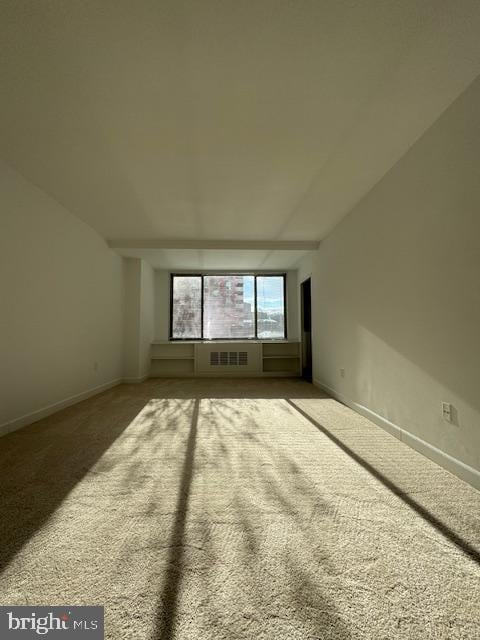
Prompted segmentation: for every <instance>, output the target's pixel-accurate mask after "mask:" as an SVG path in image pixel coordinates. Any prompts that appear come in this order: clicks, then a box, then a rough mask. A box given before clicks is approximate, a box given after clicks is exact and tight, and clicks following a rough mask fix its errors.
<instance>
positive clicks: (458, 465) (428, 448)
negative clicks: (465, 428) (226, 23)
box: [313, 380, 480, 490]
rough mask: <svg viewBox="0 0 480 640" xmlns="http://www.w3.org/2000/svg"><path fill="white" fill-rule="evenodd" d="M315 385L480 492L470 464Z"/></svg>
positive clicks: (477, 476) (479, 479)
mask: <svg viewBox="0 0 480 640" xmlns="http://www.w3.org/2000/svg"><path fill="white" fill-rule="evenodd" d="M313 384H314V385H315V386H316V387H318V388H319V389H322V390H323V391H325V392H326V393H328V395H330V396H332V398H335V400H338V401H339V402H341V403H342V404H344V405H346V406H347V407H350V409H353V410H354V411H356V412H357V413H359V414H360V415H362V416H364V417H365V418H368V419H369V420H371V421H372V422H374V423H375V424H376V425H378V426H379V427H381V428H382V429H384V430H385V431H388V433H390V434H391V435H393V436H395V438H398V440H400V441H401V442H403V443H405V444H406V445H408V446H409V447H411V448H412V449H415V451H418V453H421V454H422V455H424V456H425V457H426V458H429V459H430V460H433V462H436V463H437V464H438V465H440V466H441V467H443V468H444V469H446V470H447V471H450V472H451V473H453V474H454V475H456V476H458V477H459V478H461V479H462V480H464V481H465V482H468V484H471V485H472V486H473V487H475V488H476V489H479V490H480V471H479V470H478V469H475V468H474V467H470V466H469V465H468V464H465V463H464V462H462V461H461V460H458V459H457V458H454V457H453V456H451V455H449V454H448V453H445V451H442V450H441V449H438V448H437V447H435V446H434V445H433V444H430V443H429V442H426V441H425V440H422V439H421V438H419V437H418V436H415V435H413V433H410V432H409V431H407V430H406V429H402V427H399V426H398V425H396V424H394V423H393V422H390V420H387V419H386V418H384V417H383V416H381V415H379V414H378V413H375V412H374V411H372V410H371V409H369V408H368V407H365V406H364V405H362V404H359V403H358V402H354V401H353V400H350V399H349V398H347V397H346V396H344V395H343V394H342V393H340V392H338V391H336V390H335V389H332V388H331V387H329V386H328V385H326V384H324V383H323V382H321V381H320V380H313Z"/></svg>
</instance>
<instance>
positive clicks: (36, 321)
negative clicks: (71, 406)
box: [0, 164, 124, 432]
mask: <svg viewBox="0 0 480 640" xmlns="http://www.w3.org/2000/svg"><path fill="white" fill-rule="evenodd" d="M0 221H1V224H0V227H1V233H0V304H1V314H0V336H1V341H0V381H1V382H0V432H2V431H3V432H5V431H7V430H10V429H11V428H15V427H18V426H21V425H22V424H25V423H28V422H31V421H32V420H33V419H35V418H38V417H40V416H41V412H42V410H44V409H46V408H47V407H49V406H51V405H54V404H55V403H61V402H63V401H65V400H66V399H68V398H71V397H72V396H77V395H79V394H85V393H88V392H89V391H91V390H92V389H97V388H99V387H102V386H108V385H109V384H112V383H114V382H115V381H118V380H119V379H120V378H121V377H122V375H123V373H122V368H123V304H124V281H123V270H122V259H121V258H120V257H119V256H117V255H116V254H114V253H113V252H112V251H111V250H109V249H108V248H107V246H106V245H105V242H104V241H103V240H102V239H101V238H100V236H99V235H98V234H97V233H96V232H94V231H93V230H92V229H91V228H90V227H88V226H87V225H85V224H84V223H83V222H81V221H80V220H79V219H78V218H76V217H75V216H73V215H71V214H70V213H69V212H68V211H67V210H66V209H65V208H64V207H62V206H61V205H59V204H58V203H57V202H56V201H54V200H53V199H52V198H50V197H49V196H47V195H46V194H45V193H44V192H42V191H40V190H39V189H37V188H36V187H34V186H33V185H32V184H30V183H29V182H27V181H26V180H25V179H23V178H22V177H21V176H20V175H18V174H17V173H15V172H13V171H12V170H11V169H9V168H8V167H7V166H5V165H4V164H0ZM37 412H40V413H37ZM24 416H30V418H25V419H22V418H23V417H24Z"/></svg>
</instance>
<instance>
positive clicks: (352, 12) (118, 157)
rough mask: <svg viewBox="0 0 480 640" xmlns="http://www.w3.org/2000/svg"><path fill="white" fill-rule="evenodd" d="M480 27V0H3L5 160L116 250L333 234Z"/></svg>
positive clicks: (442, 94)
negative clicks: (143, 244) (137, 244)
mask: <svg viewBox="0 0 480 640" xmlns="http://www.w3.org/2000/svg"><path fill="white" fill-rule="evenodd" d="M479 32H480V2H478V0H455V1H453V0H449V1H445V0H424V1H423V2H418V0H401V1H399V0H357V1H355V0H348V1H347V0H330V1H321V0H309V1H307V0H297V1H295V2H292V1H291V0H255V1H252V2H240V1H239V0H221V1H220V0H217V1H214V0H202V1H198V0H190V1H181V0H171V1H170V0H168V1H162V0H155V1H153V0H152V1H149V2H147V1H145V0H137V1H136V2H133V1H131V0H129V1H125V0H123V1H122V0H102V1H93V0H82V1H76V0H74V1H71V2H65V0H49V1H48V2H47V1H44V0H40V1H39V0H30V1H28V2H26V1H24V0H3V2H2V3H1V5H0V41H1V43H2V55H1V57H0V74H1V76H0V78H1V86H2V100H1V101H0V153H1V154H2V155H3V159H4V160H6V161H7V162H8V163H9V164H11V165H12V166H13V167H14V168H16V169H17V170H18V171H20V172H21V173H22V174H23V175H25V176H26V177H27V178H28V179H30V180H31V181H32V182H34V183H35V184H37V185H38V186H39V187H41V188H42V189H44V190H45V191H47V192H48V193H50V194H51V195H53V196H54V197H55V198H56V199H57V200H58V201H60V202H61V203H62V204H64V205H65V206H66V207H67V208H69V209H70V210H71V211H72V212H73V213H75V214H76V215H77V216H79V217H80V218H82V219H83V220H85V221H86V222H87V223H88V224H90V225H91V226H92V227H94V228H95V229H96V230H98V232H99V233H100V234H101V235H103V236H104V237H105V238H108V239H115V238H126V239H145V238H152V237H153V238H172V239H176V238H185V239H212V240H227V239H236V238H241V239H245V240H266V239H268V240H319V239H321V238H322V237H324V235H325V234H326V233H328V231H329V230H330V229H331V228H332V227H333V226H334V225H335V224H336V223H337V222H338V221H339V220H340V219H341V218H342V216H344V215H345V214H346V213H347V212H348V211H349V210H350V209H351V207H352V206H353V205H354V204H355V203H356V202H358V200H359V199H361V198H362V197H363V196H364V195H365V194H366V193H367V192H368V190H369V189H371V188H372V187H373V186H374V184H375V183H376V182H378V180H379V179H380V178H381V177H382V176H383V175H384V174H385V173H386V172H387V171H388V170H389V169H390V168H391V167H392V166H393V165H394V164H395V162H397V161H398V159H399V158H400V157H401V156H402V155H403V154H404V153H405V152H406V151H407V150H408V148H409V147H410V146H411V145H412V144H413V143H414V141H415V140H416V139H417V138H418V137H419V136H420V135H421V134H422V133H423V132H424V131H425V130H426V129H427V128H428V127H429V126H430V125H431V124H432V123H433V122H434V121H435V120H436V119H437V118H438V116H439V115H440V114H441V113H442V111H443V110H444V109H445V108H446V107H447V106H448V105H449V104H450V103H451V102H452V101H453V100H454V99H455V98H456V97H457V96H458V95H459V94H460V93H461V92H462V91H463V90H464V89H465V88H466V87H467V86H468V84H469V83H470V82H471V81H472V80H473V79H474V78H475V76H476V75H477V74H478V73H479V72H480V39H479V38H478V33H479Z"/></svg>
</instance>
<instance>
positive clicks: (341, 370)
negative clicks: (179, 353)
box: [340, 368, 345, 378]
mask: <svg viewBox="0 0 480 640" xmlns="http://www.w3.org/2000/svg"><path fill="white" fill-rule="evenodd" d="M340 377H341V378H344V377H345V369H343V368H342V369H340Z"/></svg>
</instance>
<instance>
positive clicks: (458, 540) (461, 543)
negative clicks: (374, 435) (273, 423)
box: [286, 399, 480, 565]
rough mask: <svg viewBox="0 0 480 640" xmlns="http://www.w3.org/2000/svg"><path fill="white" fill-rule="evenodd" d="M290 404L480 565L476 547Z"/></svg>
mask: <svg viewBox="0 0 480 640" xmlns="http://www.w3.org/2000/svg"><path fill="white" fill-rule="evenodd" d="M286 401H287V402H288V404H289V405H290V406H291V407H293V408H294V409H295V411H298V413H299V414H300V415H301V416H303V417H304V418H305V419H306V420H308V421H309V422H310V423H311V424H312V425H313V426H314V427H315V428H316V429H318V430H319V431H321V433H323V435H325V436H326V437H327V438H329V440H331V441H332V442H333V443H334V444H335V445H337V447H339V448H340V449H341V450H342V451H343V452H344V453H346V454H347V455H348V456H349V457H350V458H352V460H354V461H355V462H356V463H358V464H359V465H361V466H362V467H363V468H364V469H365V470H366V471H368V473H370V474H371V475H372V476H373V477H374V478H375V479H376V480H378V481H379V482H381V483H382V485H383V486H384V487H386V488H387V489H388V490H389V491H391V492H392V493H393V494H394V495H395V496H397V497H398V498H400V499H401V500H403V502H405V504H407V505H408V506H409V507H410V508H411V509H413V510H414V511H415V512H416V513H417V514H418V515H419V516H420V517H422V518H423V519H424V520H425V521H426V522H428V524H430V525H431V526H432V527H434V528H435V529H436V530H437V531H438V532H439V533H441V534H442V535H443V536H444V537H445V538H446V539H447V540H448V541H449V542H451V543H452V544H454V545H455V546H456V547H457V548H458V549H460V551H462V552H463V553H464V554H465V555H467V556H468V557H469V558H471V559H472V560H473V561H474V562H476V563H477V564H479V565H480V551H478V550H477V549H476V548H475V547H474V546H472V545H471V544H470V543H468V542H467V541H466V540H464V539H463V538H462V537H461V536H459V535H458V534H457V533H455V531H452V529H450V527H448V526H447V525H446V524H444V523H443V522H442V521H441V520H439V519H438V518H437V517H436V516H435V515H434V514H433V513H431V512H430V511H428V509H426V508H425V507H423V506H422V505H421V504H420V503H419V502H417V501H416V500H415V499H414V498H412V496H410V495H409V494H408V493H406V492H405V491H402V490H401V489H400V488H399V487H397V485H396V484H395V483H393V482H392V481H391V480H390V479H389V478H387V477H386V476H385V475H384V474H383V473H381V472H380V471H378V470H377V469H375V467H373V466H372V465H371V464H370V463H369V462H367V461H366V460H364V458H362V457H361V456H360V455H359V454H358V453H356V452H355V451H353V450H352V449H351V448H350V447H348V446H347V445H346V444H345V443H343V442H342V441H341V440H340V439H339V438H338V437H337V436H335V435H334V434H333V433H331V432H330V431H329V430H328V429H326V428H325V427H324V426H323V425H322V424H320V423H319V422H318V421H317V420H315V418H313V417H312V416H310V415H309V414H308V413H307V412H306V411H304V410H303V409H301V408H300V407H299V406H298V405H297V404H295V403H294V402H293V401H292V400H289V399H287V400H286Z"/></svg>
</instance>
